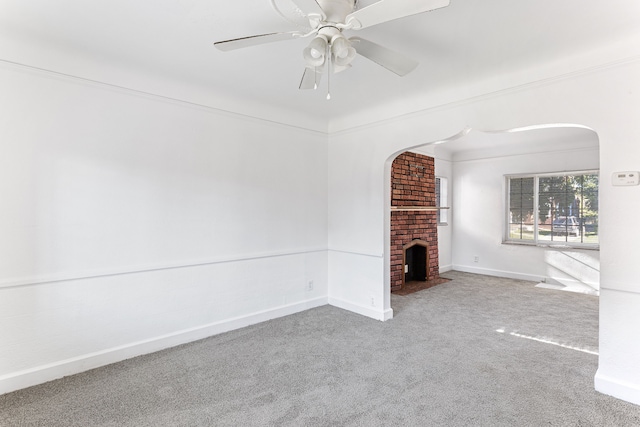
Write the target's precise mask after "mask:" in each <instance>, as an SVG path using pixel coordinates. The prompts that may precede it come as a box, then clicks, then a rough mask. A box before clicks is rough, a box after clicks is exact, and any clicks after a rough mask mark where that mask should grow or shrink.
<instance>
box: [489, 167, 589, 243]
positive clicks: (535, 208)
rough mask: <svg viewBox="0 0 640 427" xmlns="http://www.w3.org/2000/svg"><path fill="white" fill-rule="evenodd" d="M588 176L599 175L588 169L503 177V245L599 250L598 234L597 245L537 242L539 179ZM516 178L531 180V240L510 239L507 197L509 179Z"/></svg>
mask: <svg viewBox="0 0 640 427" xmlns="http://www.w3.org/2000/svg"><path fill="white" fill-rule="evenodd" d="M588 174H597V175H600V171H599V170H597V169H588V170H578V171H565V172H548V173H526V174H514V175H505V176H504V178H505V180H504V183H505V198H504V203H505V205H504V209H503V212H504V227H503V233H504V234H503V237H502V243H503V244H515V245H526V246H538V247H561V248H578V249H594V250H599V249H600V243H599V242H600V235H599V234H598V243H583V242H569V241H546V240H538V225H539V222H540V221H539V212H538V210H539V197H540V196H539V194H540V193H539V180H540V178H545V177H550V176H567V175H588ZM514 178H515V179H518V178H533V179H534V180H533V212H534V215H535V220H534V222H533V236H534V238H533V240H523V239H512V238H510V237H509V236H510V225H511V224H510V222H511V221H510V218H509V216H510V200H509V195H510V194H511V188H510V183H511V179H514ZM599 213H600V208H599V207H598V215H599Z"/></svg>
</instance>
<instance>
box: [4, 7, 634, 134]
mask: <svg viewBox="0 0 640 427" xmlns="http://www.w3.org/2000/svg"><path fill="white" fill-rule="evenodd" d="M385 1H393V0H385ZM416 1H417V0H416ZM372 2H373V0H361V6H362V5H366V4H369V3H372ZM639 21H640V1H636V0H607V1H596V0H483V1H477V0H476V1H469V0H451V5H450V6H449V7H447V8H444V9H439V10H436V11H433V12H429V13H424V14H420V15H416V16H412V17H408V18H403V19H400V20H397V21H392V22H388V23H385V24H381V25H378V26H375V27H371V28H368V29H365V30H362V31H360V32H358V35H359V36H362V37H365V38H367V39H370V40H372V41H375V42H377V43H380V44H383V45H385V46H387V47H390V48H392V49H395V50H398V51H400V52H403V53H405V54H408V55H409V56H411V57H413V58H415V59H417V60H419V61H420V63H421V65H420V66H419V67H418V68H417V69H416V70H415V71H414V72H413V73H411V74H409V75H408V76H406V77H404V78H401V77H398V76H396V75H394V74H392V73H390V72H389V71H387V70H385V69H383V68H381V67H379V66H377V65H375V64H373V63H372V62H370V61H368V60H367V59H365V58H362V57H357V58H356V60H355V61H354V63H353V68H352V69H350V70H347V71H345V72H343V73H340V74H337V75H335V76H334V78H333V79H332V90H331V91H332V96H333V98H332V100H331V101H326V100H325V99H324V98H325V91H326V86H324V83H326V79H325V81H324V82H323V85H322V86H321V87H320V89H319V90H318V91H299V90H298V84H299V81H300V78H301V75H302V71H303V69H304V62H303V59H302V50H303V48H304V47H305V46H306V44H307V43H308V41H309V40H308V39H300V40H291V41H285V42H279V43H274V44H268V45H262V46H257V47H252V48H247V49H243V50H238V51H231V52H220V51H218V50H217V49H215V48H214V46H213V42H214V41H218V40H224V39H230V38H237V37H241V36H247V35H253V34H261V33H268V32H274V31H289V30H294V29H296V28H295V27H294V26H293V25H292V24H290V23H288V22H286V21H285V20H283V19H282V18H281V17H280V16H279V15H278V14H276V12H275V11H274V10H273V9H272V8H271V4H270V1H269V0H244V1H238V0H154V1H145V2H142V1H131V0H90V1H87V0H56V1H51V0H28V1H25V0H2V1H0V59H1V60H3V61H8V62H14V63H19V64H23V65H28V66H31V67H37V68H42V69H46V70H50V71H55V72H59V73H63V74H68V75H72V76H76V77H81V78H85V79H91V80H97V81H100V82H104V83H108V84H112V85H117V86H123V87H127V88H131V89H136V90H140V91H145V92H150V93H154V94H158V95H163V96H167V97H172V98H176V99H181V100H186V101H189V102H195V103H199V104H203V105H207V106H212V107H216V108H221V109H226V110H229V111H235V112H240V113H244V114H251V115H255V116H258V117H262V118H267V119H272V120H277V121H281V122H285V123H290V124H298V125H300V126H303V127H309V128H315V129H318V130H327V129H332V127H331V125H330V124H331V122H336V123H340V124H339V125H338V126H337V127H335V128H340V127H343V128H344V127H348V126H346V125H345V124H344V122H345V117H353V118H354V122H353V123H354V124H356V123H357V122H358V120H359V122H360V123H364V122H367V121H373V120H378V119H381V118H384V117H389V116H394V115H399V114H403V113H407V112H410V111H413V110H416V109H420V108H427V107H429V106H433V105H435V104H438V103H442V102H445V101H451V100H453V99H454V98H455V97H456V96H458V97H460V96H463V95H464V96H468V95H470V94H471V95H475V94H479V93H482V92H487V91H493V90H499V89H502V88H504V87H508V86H513V85H517V84H522V83H525V82H527V81H531V80H535V79H542V78H546V77H550V76H551V75H559V74H564V73H568V72H572V71H577V70H580V69H585V68H589V67H594V66H599V65H602V64H604V63H608V62H613V61H617V60H621V59H624V58H625V57H628V56H629V55H630V53H632V52H633V53H634V54H635V53H636V52H637V51H638V50H637V47H638V44H639V42H640V24H639ZM354 33H355V32H352V33H350V34H354ZM325 77H326V76H325ZM461 88H465V89H464V90H462V89H461ZM358 115H359V118H358Z"/></svg>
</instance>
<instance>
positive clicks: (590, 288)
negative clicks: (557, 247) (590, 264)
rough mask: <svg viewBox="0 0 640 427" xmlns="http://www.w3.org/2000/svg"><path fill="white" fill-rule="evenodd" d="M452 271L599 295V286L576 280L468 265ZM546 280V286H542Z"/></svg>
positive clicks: (544, 285)
mask: <svg viewBox="0 0 640 427" xmlns="http://www.w3.org/2000/svg"><path fill="white" fill-rule="evenodd" d="M452 270H456V271H463V272H465V273H475V274H484V275H487V276H495V277H506V278H509V279H517V280H528V281H531V282H539V287H544V288H549V289H562V290H565V291H570V292H577V293H582V294H587V295H599V293H600V292H599V288H600V286H599V284H598V283H588V282H580V281H579V280H576V279H570V278H560V277H545V276H544V275H535V274H526V273H518V272H515V271H504V270H495V269H490V268H479V267H472V266H468V265H453V266H452ZM543 280H546V284H543Z"/></svg>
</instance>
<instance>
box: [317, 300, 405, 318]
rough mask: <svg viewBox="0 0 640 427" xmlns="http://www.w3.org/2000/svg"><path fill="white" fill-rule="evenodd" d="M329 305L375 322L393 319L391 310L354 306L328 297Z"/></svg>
mask: <svg viewBox="0 0 640 427" xmlns="http://www.w3.org/2000/svg"><path fill="white" fill-rule="evenodd" d="M329 305H332V306H334V307H338V308H341V309H343V310H347V311H351V312H353V313H356V314H360V315H362V316H366V317H370V318H372V319H375V320H380V321H382V322H385V321H387V320H389V319H392V318H393V309H391V308H390V309H388V310H383V309H380V308H376V307H366V306H363V305H360V304H354V303H352V302H348V301H345V300H342V299H338V298H332V297H329Z"/></svg>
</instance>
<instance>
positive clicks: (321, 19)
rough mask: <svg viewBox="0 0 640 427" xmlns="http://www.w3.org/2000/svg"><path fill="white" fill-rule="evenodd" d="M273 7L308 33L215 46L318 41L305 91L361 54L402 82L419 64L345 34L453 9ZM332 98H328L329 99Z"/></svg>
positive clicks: (427, 3)
mask: <svg viewBox="0 0 640 427" xmlns="http://www.w3.org/2000/svg"><path fill="white" fill-rule="evenodd" d="M270 1H271V5H272V6H273V8H274V9H275V10H276V11H277V12H278V13H279V14H280V15H281V16H282V17H283V18H285V19H287V20H289V21H291V22H293V23H295V24H297V25H298V26H300V27H301V28H302V29H304V31H289V32H280V33H268V34H259V35H254V36H249V37H242V38H237V39H231V40H224V41H219V42H216V43H214V45H215V46H216V47H217V48H218V49H220V50H222V51H229V50H235V49H241V48H245V47H250V46H256V45H260V44H264V43H271V42H277V41H284V40H291V39H296V38H300V37H310V36H313V39H312V40H311V42H310V43H309V45H308V46H307V48H306V49H304V51H303V57H304V60H305V64H306V67H305V70H304V74H303V76H302V80H301V82H300V89H316V88H317V87H318V84H319V82H320V78H321V77H322V74H323V73H324V71H325V68H326V70H327V75H328V79H330V77H331V74H333V73H337V72H339V71H343V70H346V69H348V68H350V67H351V61H353V59H354V57H355V56H356V54H359V55H362V56H364V57H365V58H368V59H370V60H372V61H374V62H375V63H377V64H378V65H381V66H382V67H384V68H386V69H388V70H390V71H392V72H394V73H396V74H397V75H399V76H404V75H406V74H408V73H410V72H411V71H413V70H414V69H415V68H416V67H417V66H418V62H416V61H414V60H413V59H411V58H408V57H406V56H404V55H402V54H400V53H398V52H395V51H393V50H390V49H388V48H386V47H383V46H380V45H379V44H376V43H373V42H371V41H368V40H365V39H363V38H361V37H350V38H348V39H347V38H346V37H345V36H344V34H343V31H347V30H360V29H362V28H368V27H372V26H374V25H378V24H382V23H384V22H387V21H391V20H394V19H398V18H404V17H406V16H411V15H415V14H418V13H423V12H428V11H431V10H435V9H440V8H442V7H446V6H449V1H450V0H380V1H378V2H376V3H373V4H371V5H369V6H366V7H363V8H357V7H356V6H357V5H356V4H357V2H358V0H288V2H289V10H288V13H285V12H283V7H282V6H278V3H280V2H282V1H283V0H270ZM330 97H331V95H330V94H329V93H328V94H327V99H330Z"/></svg>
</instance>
